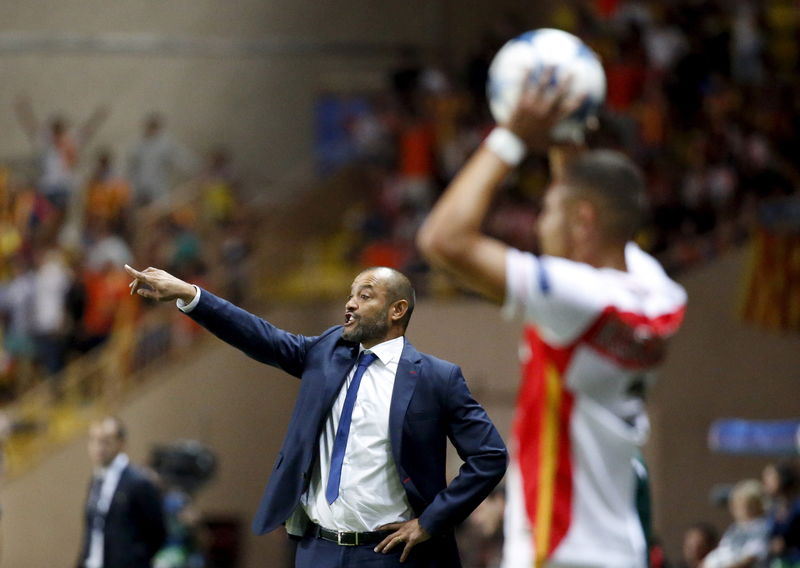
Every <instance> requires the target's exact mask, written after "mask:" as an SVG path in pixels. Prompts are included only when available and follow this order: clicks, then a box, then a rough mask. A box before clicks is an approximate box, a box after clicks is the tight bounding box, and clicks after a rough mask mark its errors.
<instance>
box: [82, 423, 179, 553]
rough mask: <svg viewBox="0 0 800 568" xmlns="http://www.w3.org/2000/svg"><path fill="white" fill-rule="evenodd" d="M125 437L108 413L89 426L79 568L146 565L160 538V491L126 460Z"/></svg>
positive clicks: (162, 530)
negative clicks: (89, 473)
mask: <svg viewBox="0 0 800 568" xmlns="http://www.w3.org/2000/svg"><path fill="white" fill-rule="evenodd" d="M126 437H127V434H126V429H125V425H124V424H123V423H122V422H121V421H120V420H119V419H117V418H114V417H111V416H109V417H106V418H103V419H102V420H97V421H94V422H92V423H91V425H90V426H89V443H88V449H89V458H90V459H91V462H92V467H93V468H94V471H93V473H92V481H91V483H90V485H89V493H88V496H87V500H86V508H85V514H84V533H83V540H82V543H81V551H80V555H79V557H78V563H77V566H78V567H79V568H114V567H123V566H127V567H130V568H145V567H148V566H150V565H151V564H150V560H151V559H152V558H153V555H154V554H155V553H156V552H157V551H158V550H159V548H161V546H162V544H163V543H164V539H165V536H166V530H165V527H164V518H163V514H162V506H161V494H160V492H159V490H158V488H157V487H156V486H155V483H154V482H153V480H152V479H151V477H152V476H151V474H150V473H149V472H147V471H144V470H142V469H140V468H138V467H135V466H134V465H132V464H131V463H130V460H129V459H128V456H127V454H125V452H124V450H125V443H126Z"/></svg>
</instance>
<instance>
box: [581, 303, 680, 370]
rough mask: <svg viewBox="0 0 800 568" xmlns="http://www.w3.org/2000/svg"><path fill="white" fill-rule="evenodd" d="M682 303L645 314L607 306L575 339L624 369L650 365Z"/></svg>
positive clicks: (676, 320) (657, 359)
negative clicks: (653, 314) (654, 314)
mask: <svg viewBox="0 0 800 568" xmlns="http://www.w3.org/2000/svg"><path fill="white" fill-rule="evenodd" d="M685 311H686V306H683V305H682V306H681V307H680V308H678V309H677V310H675V311H674V312H670V313H666V314H662V315H660V316H657V317H653V318H651V317H647V316H644V315H642V314H637V313H634V312H625V311H622V310H620V309H619V308H617V307H615V306H608V307H607V308H606V309H605V310H603V312H602V313H601V314H600V316H599V317H598V318H597V320H596V321H595V322H594V323H593V324H592V325H591V327H589V329H588V330H586V332H585V333H584V334H583V336H581V337H580V339H579V340H578V342H576V343H585V344H587V345H589V346H590V347H592V348H593V349H595V350H596V351H597V352H599V353H601V354H603V355H605V356H606V357H608V358H610V359H611V360H613V361H614V362H615V363H617V364H618V365H620V366H621V367H623V368H626V369H641V368H649V367H653V366H654V365H657V364H658V363H660V362H661V361H662V360H663V358H664V354H665V352H666V343H667V339H669V338H670V337H671V336H672V335H673V334H674V333H675V332H676V331H677V330H678V327H680V325H681V322H682V321H683V316H684V313H685Z"/></svg>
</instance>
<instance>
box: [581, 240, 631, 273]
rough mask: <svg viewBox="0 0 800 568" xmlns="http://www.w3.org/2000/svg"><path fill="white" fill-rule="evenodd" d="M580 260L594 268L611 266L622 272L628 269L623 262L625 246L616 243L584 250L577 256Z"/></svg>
mask: <svg viewBox="0 0 800 568" xmlns="http://www.w3.org/2000/svg"><path fill="white" fill-rule="evenodd" d="M576 260H579V261H581V262H585V263H586V264H590V265H592V266H594V267H595V268H613V269H614V270H620V271H622V272H627V271H628V265H627V263H626V262H625V247H624V246H622V247H620V246H617V245H609V246H605V247H599V246H598V247H594V248H592V249H591V250H588V251H586V253H585V254H583V255H580V258H577V259H576Z"/></svg>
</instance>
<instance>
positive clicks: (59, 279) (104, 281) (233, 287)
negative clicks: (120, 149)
mask: <svg viewBox="0 0 800 568" xmlns="http://www.w3.org/2000/svg"><path fill="white" fill-rule="evenodd" d="M14 110H15V112H16V114H17V117H18V119H19V123H20V126H21V127H22V128H23V130H24V131H25V132H26V133H27V134H28V135H29V138H30V140H31V143H32V147H33V152H32V154H31V156H30V159H27V160H24V161H23V162H22V163H18V164H14V165H12V166H5V167H3V168H2V169H1V170H0V235H2V236H1V237H0V241H2V245H0V247H2V250H1V251H0V253H1V254H0V318H1V319H0V321H1V322H2V325H1V326H0V333H2V352H1V354H0V396H2V398H3V399H4V400H5V401H9V400H12V399H13V398H14V397H16V396H18V395H19V394H20V393H22V392H25V391H27V390H28V389H30V388H31V387H32V386H34V385H35V384H37V383H38V382H39V381H37V378H38V377H48V378H49V379H50V380H49V382H50V386H51V387H52V388H51V390H52V394H53V395H55V396H56V397H58V396H59V395H60V389H61V386H62V385H61V382H62V377H63V371H64V368H65V366H66V365H67V363H68V362H69V361H70V360H72V359H75V358H77V357H79V356H81V355H84V354H87V353H89V352H93V351H94V350H95V349H96V348H98V347H100V346H103V345H107V344H109V343H112V341H110V338H112V337H114V336H115V334H116V336H119V337H126V338H128V341H127V342H126V344H125V345H123V346H121V347H120V349H119V351H118V355H119V357H120V358H122V359H123V361H121V364H122V365H123V367H118V368H123V369H124V370H125V372H130V371H133V370H136V369H138V368H141V367H142V366H144V365H146V364H147V363H149V362H150V361H152V360H153V359H154V358H155V357H157V356H158V355H160V354H162V353H164V352H166V351H168V350H169V349H170V348H171V347H173V346H181V345H185V344H186V343H187V342H188V341H190V340H191V338H192V336H193V333H194V330H193V329H192V327H190V326H187V325H186V323H185V322H184V321H183V320H182V319H180V318H174V321H171V320H168V321H163V320H164V318H163V317H162V316H154V315H153V314H152V310H151V309H150V307H149V306H148V305H147V304H146V303H145V302H143V301H140V299H139V298H136V297H130V296H129V290H128V278H127V275H126V274H125V272H124V270H123V265H124V264H126V263H129V264H130V263H133V262H135V261H136V260H137V259H144V258H146V259H148V261H152V262H158V263H160V264H162V265H164V266H169V267H170V268H171V270H173V271H175V273H177V274H182V275H183V276H184V277H185V278H190V279H192V280H193V281H196V282H202V283H204V284H206V285H209V286H212V287H214V288H215V289H219V290H221V291H223V292H224V293H226V294H227V295H229V296H230V297H233V298H238V299H241V297H242V295H243V294H244V293H245V288H244V287H245V285H246V278H244V277H242V274H243V270H244V266H245V262H246V257H247V254H248V248H249V244H248V241H247V239H248V236H247V227H248V225H247V223H246V219H245V215H244V213H243V208H242V206H241V199H240V196H239V194H240V185H239V182H238V179H237V176H236V174H235V172H234V170H233V168H232V164H231V156H230V155H229V154H228V152H227V151H226V150H224V149H222V148H218V149H213V150H212V151H210V152H209V153H208V155H207V157H206V158H205V160H201V159H199V158H197V156H196V154H195V152H194V151H193V150H190V149H188V148H186V147H185V146H183V145H182V144H180V143H179V142H177V141H176V140H175V139H174V138H173V137H172V136H171V135H170V133H169V132H168V131H167V129H166V127H165V124H164V122H165V121H164V118H163V117H161V116H160V115H157V114H152V115H150V116H147V117H146V118H145V119H144V121H143V128H142V134H141V138H140V139H139V141H138V142H137V143H136V145H135V146H134V147H132V148H131V149H130V151H129V155H128V156H127V157H126V158H127V160H121V159H117V158H116V157H115V156H114V154H113V152H112V151H111V150H110V149H108V148H100V149H98V150H96V151H95V152H94V154H93V155H87V154H88V153H87V152H86V151H85V148H86V146H87V145H88V143H89V141H90V140H91V138H92V136H93V134H94V133H95V132H96V130H97V129H99V128H101V127H102V123H103V121H104V119H105V117H106V115H107V111H106V110H105V109H104V108H98V109H97V110H96V111H95V113H94V114H93V115H92V116H91V117H90V118H89V120H88V121H86V123H84V124H82V125H79V126H78V127H76V128H71V127H70V124H69V122H68V121H67V119H66V118H65V117H62V116H55V117H53V118H51V119H49V120H48V121H46V122H42V121H40V120H39V119H38V117H37V116H36V114H35V112H34V109H33V105H32V104H31V101H30V99H29V98H27V97H20V98H19V99H18V101H17V104H16V107H15V109H14ZM210 266H213V267H216V268H217V270H210V269H209V267H210ZM137 329H138V330H139V331H138V332H137V331H135V330H137ZM145 331H147V332H148V333H145Z"/></svg>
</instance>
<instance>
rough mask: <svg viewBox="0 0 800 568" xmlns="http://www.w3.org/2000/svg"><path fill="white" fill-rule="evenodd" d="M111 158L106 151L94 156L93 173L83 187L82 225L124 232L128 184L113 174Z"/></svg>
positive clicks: (128, 201)
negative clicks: (84, 215) (84, 199)
mask: <svg viewBox="0 0 800 568" xmlns="http://www.w3.org/2000/svg"><path fill="white" fill-rule="evenodd" d="M113 165H114V164H113V155H112V154H111V151H110V150H108V149H103V150H101V151H100V152H98V154H97V161H96V162H95V166H94V170H93V171H92V173H91V175H90V177H89V181H88V183H87V185H86V201H85V207H86V225H87V227H89V229H90V230H91V229H94V228H96V227H97V226H98V225H106V226H109V227H112V228H113V230H115V231H117V232H123V231H125V230H126V229H127V227H126V224H125V222H126V217H127V213H128V208H129V207H130V205H131V202H132V195H131V187H130V184H128V182H127V181H126V180H125V178H123V177H121V176H120V175H118V174H117V172H115V171H114V167H113Z"/></svg>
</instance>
